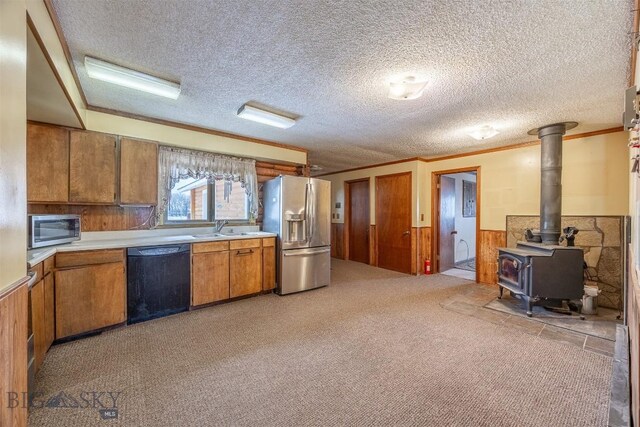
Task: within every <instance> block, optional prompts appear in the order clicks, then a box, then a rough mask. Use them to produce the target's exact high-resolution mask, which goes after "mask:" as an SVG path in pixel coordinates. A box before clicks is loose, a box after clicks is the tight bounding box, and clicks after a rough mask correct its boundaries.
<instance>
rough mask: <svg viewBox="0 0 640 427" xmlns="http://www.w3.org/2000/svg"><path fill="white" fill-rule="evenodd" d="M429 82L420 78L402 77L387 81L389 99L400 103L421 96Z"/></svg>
mask: <svg viewBox="0 0 640 427" xmlns="http://www.w3.org/2000/svg"><path fill="white" fill-rule="evenodd" d="M427 83H429V81H428V80H427V79H425V78H422V77H417V76H411V75H403V76H400V77H396V78H394V79H392V80H390V81H389V98H391V99H398V100H401V101H405V100H409V99H416V98H420V97H421V96H422V92H424V88H425V87H427Z"/></svg>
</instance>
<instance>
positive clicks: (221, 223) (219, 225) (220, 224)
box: [215, 219, 229, 233]
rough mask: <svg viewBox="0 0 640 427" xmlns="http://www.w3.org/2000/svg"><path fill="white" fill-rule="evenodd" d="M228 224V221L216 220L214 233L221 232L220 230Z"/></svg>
mask: <svg viewBox="0 0 640 427" xmlns="http://www.w3.org/2000/svg"><path fill="white" fill-rule="evenodd" d="M228 222H229V221H227V220H223V219H222V220H220V219H219V220H217V221H216V225H215V228H216V233H219V232H220V230H222V228H223V227H224V226H225V225H227V223H228Z"/></svg>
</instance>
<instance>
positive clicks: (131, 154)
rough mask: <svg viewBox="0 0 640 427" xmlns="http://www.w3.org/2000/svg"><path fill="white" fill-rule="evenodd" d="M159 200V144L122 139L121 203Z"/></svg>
mask: <svg viewBox="0 0 640 427" xmlns="http://www.w3.org/2000/svg"><path fill="white" fill-rule="evenodd" d="M157 202H158V146H157V144H155V143H153V142H148V141H140V140H137V139H129V138H121V139H120V204H123V205H155V204H157Z"/></svg>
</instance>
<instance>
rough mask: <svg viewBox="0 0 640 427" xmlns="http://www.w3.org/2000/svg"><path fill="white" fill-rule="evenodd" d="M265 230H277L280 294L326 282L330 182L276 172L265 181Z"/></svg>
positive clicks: (303, 289)
mask: <svg viewBox="0 0 640 427" xmlns="http://www.w3.org/2000/svg"><path fill="white" fill-rule="evenodd" d="M263 191H264V201H263V207H264V219H263V225H262V228H263V230H264V231H268V232H271V233H277V234H278V238H277V245H276V246H277V274H276V281H277V288H276V291H277V292H278V293H279V294H280V295H285V294H290V293H294V292H300V291H306V290H308V289H314V288H319V287H321V286H327V285H328V284H329V281H330V278H331V274H330V268H331V258H330V257H331V182H330V181H325V180H322V179H317V178H305V177H300V176H282V175H281V176H279V177H277V178H274V179H272V180H270V181H267V182H265V183H264V188H263Z"/></svg>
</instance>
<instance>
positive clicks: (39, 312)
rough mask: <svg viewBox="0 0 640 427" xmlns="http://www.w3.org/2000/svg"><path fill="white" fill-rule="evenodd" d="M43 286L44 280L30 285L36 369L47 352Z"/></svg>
mask: <svg viewBox="0 0 640 427" xmlns="http://www.w3.org/2000/svg"><path fill="white" fill-rule="evenodd" d="M44 288H45V286H44V280H40V281H38V282H36V284H35V285H33V286H32V287H31V328H32V331H33V353H34V357H35V364H36V371H37V370H38V368H39V367H40V365H41V364H42V361H43V360H44V355H45V353H46V352H47V348H46V339H45V338H46V332H45V331H46V327H45V316H44V307H45V296H44Z"/></svg>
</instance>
